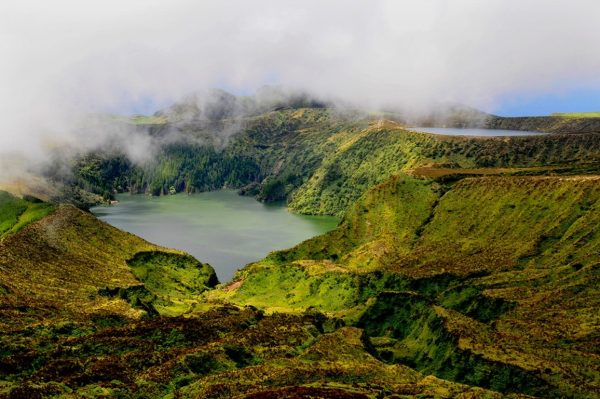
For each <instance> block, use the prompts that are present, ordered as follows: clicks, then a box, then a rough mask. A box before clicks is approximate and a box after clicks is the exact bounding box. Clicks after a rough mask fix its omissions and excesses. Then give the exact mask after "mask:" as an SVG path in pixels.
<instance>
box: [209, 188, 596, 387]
mask: <svg viewBox="0 0 600 399" xmlns="http://www.w3.org/2000/svg"><path fill="white" fill-rule="evenodd" d="M598 207H600V178H599V177H597V176H554V177H548V176H506V177H481V178H467V179H462V180H460V181H459V182H457V183H451V184H446V185H442V184H439V183H434V182H432V181H429V180H423V179H417V178H414V177H413V178H411V177H402V176H397V177H394V178H391V179H390V180H388V181H387V182H385V183H382V184H380V185H377V186H375V187H373V188H372V189H371V190H369V192H368V193H367V194H365V195H364V196H363V197H362V198H361V200H360V201H359V202H358V203H357V204H356V205H355V206H353V207H352V208H351V210H350V211H349V212H348V213H347V214H346V216H345V217H344V219H343V221H342V223H341V224H340V226H339V227H338V228H337V229H336V230H334V231H332V232H330V233H327V234H326V235H324V236H321V237H316V238H314V239H311V240H308V241H306V242H304V243H302V244H300V245H298V246H297V247H295V248H292V249H290V250H287V251H281V252H277V253H274V254H271V255H270V256H269V257H267V258H266V259H265V260H263V261H261V262H258V263H256V264H253V265H250V266H248V267H247V268H245V269H243V270H242V271H241V272H240V273H238V275H237V276H236V280H237V282H235V283H234V285H232V287H231V288H229V289H226V290H223V291H221V292H219V291H215V292H211V293H210V295H209V296H208V298H209V300H211V301H218V300H221V301H223V300H224V301H229V302H234V303H238V304H244V303H249V304H252V305H254V306H258V307H260V308H263V309H265V310H266V311H287V312H302V311H303V310H305V309H306V308H308V307H315V308H317V309H320V310H321V311H323V312H325V313H327V314H329V315H330V316H332V317H342V318H344V319H345V320H346V321H347V322H348V323H351V324H354V325H357V326H359V327H362V328H365V331H366V332H367V334H368V335H369V336H373V339H374V340H375V342H384V343H385V344H384V345H383V346H382V347H377V345H376V350H377V353H379V356H380V358H381V359H382V360H385V361H389V362H391V363H396V362H400V363H402V364H406V365H410V366H412V367H415V368H416V369H417V370H422V371H423V372H425V373H433V374H434V375H436V376H439V377H441V378H446V379H451V380H455V381H458V382H463V383H467V384H476V385H479V386H484V387H489V388H492V389H495V390H500V391H502V392H510V391H512V390H513V389H515V388H514V386H518V387H519V388H518V391H519V392H523V393H529V394H534V395H542V396H544V397H561V396H573V397H583V398H585V397H591V396H590V392H593V391H594V390H595V389H596V388H597V384H596V383H595V382H594V381H597V378H599V376H600V369H599V368H598V367H596V366H593V362H594V360H593V359H595V354H594V353H595V349H593V346H594V342H597V341H596V339H595V338H594V337H595V334H596V333H597V331H596V329H595V328H594V327H592V326H593V325H594V323H595V321H594V320H596V317H595V316H594V315H593V314H594V310H593V309H595V308H597V306H600V303H599V302H598V297H599V296H598V291H597V283H596V282H597V281H598V279H599V278H600V275H599V274H598V268H597V264H598V256H597V254H598V253H600V236H599V235H598V233H597V226H598V223H600V220H598V215H600V213H599V212H598ZM407 295H408V297H407ZM396 296H398V298H399V299H398V301H400V302H399V303H402V304H404V305H403V306H406V307H405V308H404V310H402V311H401V307H400V305H399V303H397V304H395V305H393V306H391V308H390V309H387V308H386V309H387V310H385V311H376V309H378V306H380V305H381V304H382V303H383V302H380V301H385V300H387V299H386V298H390V300H391V301H392V302H393V301H396V299H392V298H396ZM407 298H409V299H410V298H413V299H410V300H409V299H407ZM411 301H413V302H414V303H415V306H414V307H413V306H412V305H411V306H409V304H410V303H412V302H411ZM378 303H379V305H378ZM393 303H396V302H393ZM381 306H383V305H381ZM386 306H387V305H386ZM374 311H375V312H376V314H379V316H374V315H373V313H372V312H374ZM394 312H400V313H398V315H397V319H396V318H394V317H396V316H393V314H394ZM369 315H371V316H369ZM409 320H410V321H411V322H410V323H409V322H408V321H409ZM411 323H415V324H411ZM372 329H373V330H372ZM399 329H400V330H399ZM402 329H404V330H402ZM385 337H391V338H393V340H392V341H391V342H390V341H389V340H388V341H386V339H385ZM559 354H560V355H559ZM449 365H452V366H449ZM514 381H518V383H515V382H514Z"/></svg>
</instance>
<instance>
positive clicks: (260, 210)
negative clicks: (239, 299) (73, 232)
mask: <svg viewBox="0 0 600 399" xmlns="http://www.w3.org/2000/svg"><path fill="white" fill-rule="evenodd" d="M117 200H118V201H119V203H118V204H117V205H113V206H100V207H94V208H92V209H91V211H92V212H93V213H94V215H96V216H97V217H98V218H100V219H101V220H103V221H105V222H107V223H109V224H111V225H113V226H115V227H118V228H120V229H122V230H125V231H128V232H130V233H133V234H136V235H138V236H140V237H142V238H144V239H146V240H148V241H150V242H152V243H155V244H158V245H162V246H165V247H170V248H177V249H180V250H183V251H186V252H188V253H190V254H191V255H193V256H194V257H196V258H197V259H198V260H199V261H201V262H205V263H210V264H211V265H212V266H213V267H214V268H215V270H216V272H217V275H218V276H219V280H220V281H221V282H227V281H229V280H230V279H231V278H232V277H233V274H234V273H235V271H236V270H238V269H240V268H242V267H243V266H245V265H246V264H248V263H250V262H254V261H257V260H260V259H262V258H263V257H265V256H266V255H267V254H268V253H269V252H271V251H274V250H279V249H285V248H289V247H292V246H294V245H296V244H299V243H300V242H302V241H304V240H306V239H308V238H311V237H314V236H317V235H320V234H323V233H325V232H327V231H329V230H332V229H334V228H335V227H336V226H337V224H338V222H339V220H338V219H337V218H334V217H329V216H304V215H296V214H293V213H290V212H288V210H287V208H286V207H285V205H284V204H263V203H261V202H258V201H256V200H255V199H254V198H251V197H242V196H239V195H237V193H236V192H234V191H229V190H225V191H213V192H207V193H198V194H193V195H186V194H177V195H169V196H160V197H148V196H145V195H129V194H120V195H118V196H117Z"/></svg>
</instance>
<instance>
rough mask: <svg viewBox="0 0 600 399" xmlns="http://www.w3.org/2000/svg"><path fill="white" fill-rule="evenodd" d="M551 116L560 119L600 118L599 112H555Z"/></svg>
mask: <svg viewBox="0 0 600 399" xmlns="http://www.w3.org/2000/svg"><path fill="white" fill-rule="evenodd" d="M552 116H557V117H560V118H600V112H555V113H553V114H552Z"/></svg>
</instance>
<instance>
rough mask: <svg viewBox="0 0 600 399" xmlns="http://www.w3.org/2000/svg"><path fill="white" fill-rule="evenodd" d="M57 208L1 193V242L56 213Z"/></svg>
mask: <svg viewBox="0 0 600 399" xmlns="http://www.w3.org/2000/svg"><path fill="white" fill-rule="evenodd" d="M54 209H55V206H54V205H51V204H48V203H45V202H42V201H39V200H35V199H32V200H30V201H28V200H26V199H20V198H17V197H15V196H13V195H12V194H9V193H7V192H5V191H0V242H1V241H2V240H3V239H4V238H6V237H8V236H9V235H11V234H15V233H18V232H19V231H20V230H21V229H23V228H24V227H25V226H27V225H28V224H29V223H32V222H35V221H36V220H39V219H41V218H43V217H44V216H46V215H48V214H49V213H51V212H52V211H54Z"/></svg>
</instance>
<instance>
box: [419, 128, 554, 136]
mask: <svg viewBox="0 0 600 399" xmlns="http://www.w3.org/2000/svg"><path fill="white" fill-rule="evenodd" d="M408 130H412V131H414V132H425V133H433V134H445V135H448V136H479V137H497V136H501V137H502V136H540V135H544V134H548V133H542V132H527V131H522V130H502V129H460V128H453V127H411V128H409V129H408Z"/></svg>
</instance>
